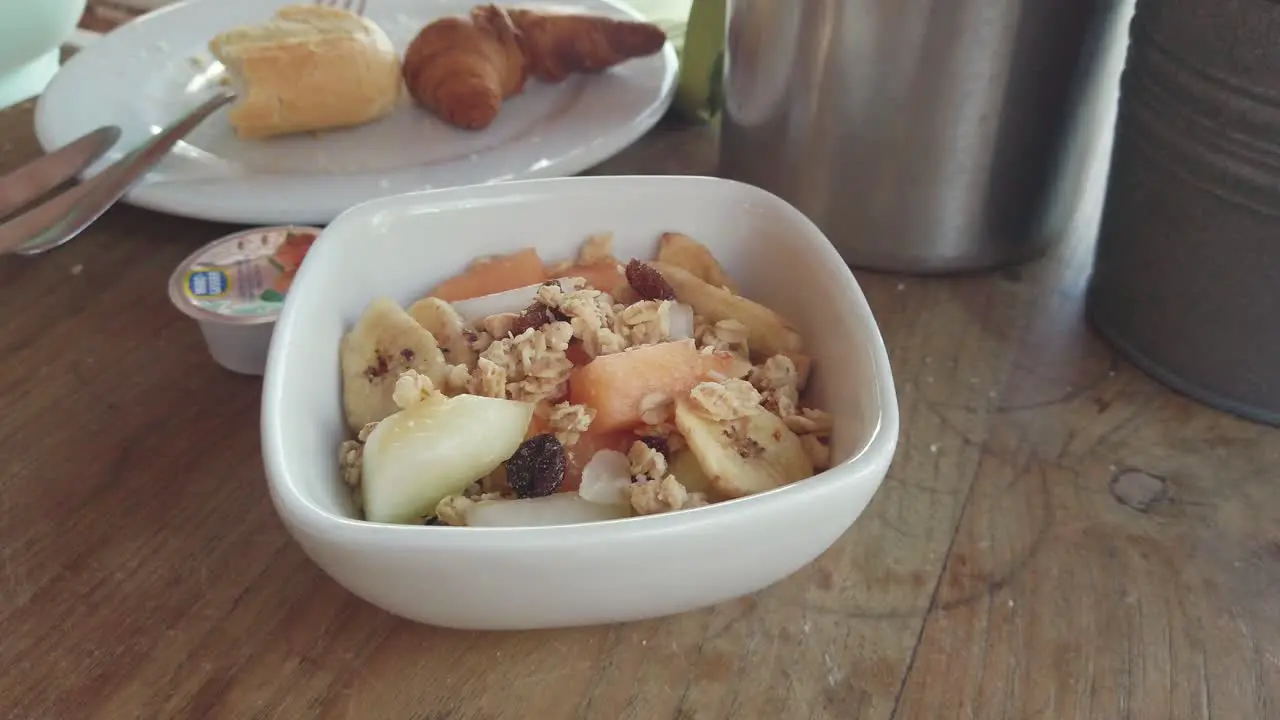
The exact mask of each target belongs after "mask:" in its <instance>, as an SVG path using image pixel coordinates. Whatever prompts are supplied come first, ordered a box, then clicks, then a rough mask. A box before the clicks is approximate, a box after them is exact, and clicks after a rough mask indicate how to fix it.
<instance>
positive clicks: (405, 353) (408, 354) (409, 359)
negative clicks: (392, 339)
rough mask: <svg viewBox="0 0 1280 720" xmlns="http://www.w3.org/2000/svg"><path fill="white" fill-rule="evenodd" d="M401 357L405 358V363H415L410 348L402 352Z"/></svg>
mask: <svg viewBox="0 0 1280 720" xmlns="http://www.w3.org/2000/svg"><path fill="white" fill-rule="evenodd" d="M400 357H402V358H404V361H405V362H413V357H414V355H413V351H412V350H410V349H409V348H405V349H403V350H401V351H400Z"/></svg>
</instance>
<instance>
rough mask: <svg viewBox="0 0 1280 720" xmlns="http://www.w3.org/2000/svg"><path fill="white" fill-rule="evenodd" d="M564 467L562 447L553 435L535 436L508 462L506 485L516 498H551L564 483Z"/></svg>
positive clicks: (517, 450)
mask: <svg viewBox="0 0 1280 720" xmlns="http://www.w3.org/2000/svg"><path fill="white" fill-rule="evenodd" d="M565 464H566V463H565V454H564V446H563V445H561V444H560V441H559V440H557V439H556V436H555V435H552V434H550V433H543V434H542V435H534V436H533V437H531V438H529V439H528V440H525V441H524V442H523V443H521V444H520V447H518V448H516V452H515V454H514V455H512V456H511V458H510V459H509V460H507V484H508V485H510V486H511V489H512V490H514V491H515V493H516V497H521V498H535V497H544V496H547V495H550V494H551V493H553V492H555V491H556V489H557V488H559V487H560V483H562V482H564V472H565Z"/></svg>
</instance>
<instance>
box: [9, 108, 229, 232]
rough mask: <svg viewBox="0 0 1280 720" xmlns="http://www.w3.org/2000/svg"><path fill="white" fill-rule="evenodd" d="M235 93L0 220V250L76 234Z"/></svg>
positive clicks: (197, 111) (189, 115)
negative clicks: (76, 182) (84, 177)
mask: <svg viewBox="0 0 1280 720" xmlns="http://www.w3.org/2000/svg"><path fill="white" fill-rule="evenodd" d="M234 99H235V94H234V93H230V92H220V93H218V94H217V95H214V96H213V97H211V98H209V99H208V100H206V101H205V102H203V103H201V104H200V106H198V107H196V108H195V109H194V110H192V111H191V112H190V113H188V114H187V115H185V116H184V117H182V118H180V119H179V120H177V121H176V122H174V123H173V124H171V125H169V126H168V127H166V128H165V129H164V130H162V131H160V132H159V133H157V134H155V135H153V136H152V137H151V139H150V140H148V141H147V142H145V143H143V144H142V145H141V146H139V147H138V148H137V149H136V150H134V151H132V152H130V153H129V154H127V155H125V156H124V157H122V158H120V159H119V160H117V161H116V162H115V163H114V164H112V165H111V166H110V167H108V168H107V169H106V170H103V171H102V172H101V173H99V174H98V175H97V176H96V177H93V178H90V179H89V180H86V181H85V182H83V183H81V184H79V185H77V186H75V187H74V188H71V189H70V190H68V191H67V192H64V193H62V194H61V195H58V196H56V197H54V198H52V199H50V200H47V201H45V202H44V203H41V204H40V205H38V206H36V207H35V208H33V209H31V210H28V211H27V212H25V213H23V214H22V215H19V216H17V217H16V218H13V219H12V220H9V221H8V222H6V223H4V224H3V225H0V254H3V253H7V252H16V253H18V254H20V255H35V254H36V253H42V252H45V251H46V250H52V249H53V248H56V247H58V246H59V245H62V244H63V243H65V242H67V241H68V240H71V239H72V238H74V237H75V236H77V235H79V234H80V233H81V232H82V231H83V230H84V229H85V228H86V227H88V226H89V224H90V223H92V222H93V221H94V220H97V219H98V217H99V216H101V215H102V213H104V212H106V211H107V208H109V207H111V206H112V205H114V204H115V203H116V201H117V200H119V199H120V198H121V197H122V196H123V195H124V194H125V192H127V191H128V190H129V188H130V187H132V186H133V183H134V182H136V181H137V180H138V178H140V177H142V176H143V175H144V174H146V172H147V171H148V170H150V169H151V168H152V167H154V166H155V164H156V163H157V162H159V161H160V159H161V158H163V157H164V156H165V154H166V153H168V152H169V150H170V149H171V148H173V146H174V145H175V144H176V143H177V142H178V141H179V140H181V139H182V138H184V137H186V135H187V133H190V132H191V131H192V130H194V129H195V127H196V126H197V125H199V124H200V123H201V122H203V121H204V119H205V118H207V117H209V115H211V114H212V113H213V112H214V111H215V110H217V109H218V108H220V107H222V106H223V105H226V104H227V103H229V102H231V101H232V100H234Z"/></svg>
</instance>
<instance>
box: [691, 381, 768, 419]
mask: <svg viewBox="0 0 1280 720" xmlns="http://www.w3.org/2000/svg"><path fill="white" fill-rule="evenodd" d="M689 397H690V398H692V399H693V401H694V403H696V404H697V406H698V407H699V409H700V410H701V411H702V412H703V413H705V414H706V415H707V416H709V417H710V418H712V419H713V420H736V419H737V418H740V417H745V416H747V415H750V414H752V413H755V412H759V411H760V400H761V398H760V393H759V392H757V391H756V389H755V388H754V387H752V386H751V383H749V382H747V381H745V380H735V379H732V378H731V379H728V380H723V381H721V382H704V383H699V384H698V385H695V386H694V388H693V390H690V391H689Z"/></svg>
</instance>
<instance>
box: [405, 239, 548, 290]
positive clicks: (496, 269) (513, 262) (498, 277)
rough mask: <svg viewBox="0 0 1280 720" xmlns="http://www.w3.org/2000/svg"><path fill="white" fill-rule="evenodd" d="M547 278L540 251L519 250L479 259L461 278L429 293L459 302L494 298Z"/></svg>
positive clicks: (530, 249) (456, 277)
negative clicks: (487, 296)
mask: <svg viewBox="0 0 1280 720" xmlns="http://www.w3.org/2000/svg"><path fill="white" fill-rule="evenodd" d="M545 279H546V268H545V267H544V266H543V264H542V258H540V257H538V251H537V250H535V249H533V248H525V249H524V250H517V251H516V252H513V253H511V254H509V255H498V256H495V257H491V258H487V259H484V260H479V261H477V262H475V263H473V264H472V265H471V267H469V268H467V269H466V270H464V271H462V273H460V274H458V275H454V276H453V277H451V278H449V279H448V280H445V281H444V282H442V283H440V284H439V285H437V286H436V287H435V289H434V290H432V291H431V292H430V293H429V294H430V295H431V296H432V297H438V298H440V299H441V300H446V301H448V302H455V301H458V300H467V299H470V298H476V297H482V296H484V295H493V294H496V293H500V292H504V291H506V290H514V289H516V288H520V287H524V286H526V285H537V284H538V283H540V282H542V281H543V280H545Z"/></svg>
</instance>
